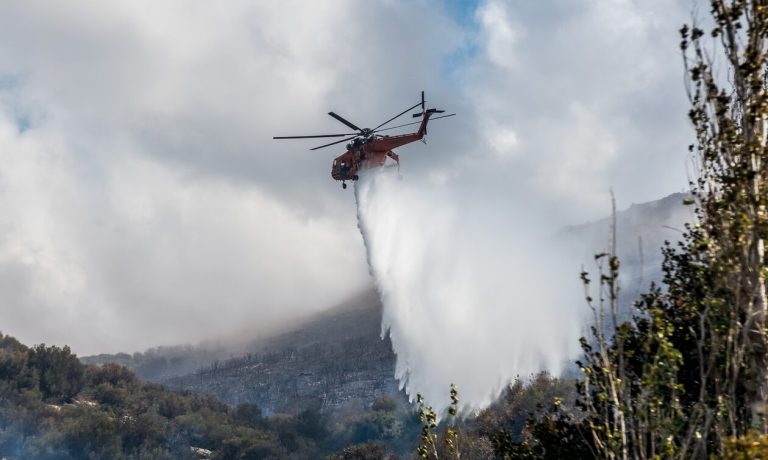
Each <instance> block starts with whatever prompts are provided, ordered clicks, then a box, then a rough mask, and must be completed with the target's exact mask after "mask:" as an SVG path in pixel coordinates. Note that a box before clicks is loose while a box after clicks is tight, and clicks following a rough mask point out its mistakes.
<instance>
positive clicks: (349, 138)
mask: <svg viewBox="0 0 768 460" xmlns="http://www.w3.org/2000/svg"><path fill="white" fill-rule="evenodd" d="M356 137H357V136H352V137H348V138H346V139H342V140H340V141H336V142H331V143H330V144H325V145H321V146H319V147H315V148H311V149H309V150H317V149H322V148H324V147H330V146H332V145H336V144H341V143H342V142H346V141H351V140H352V139H354V138H356Z"/></svg>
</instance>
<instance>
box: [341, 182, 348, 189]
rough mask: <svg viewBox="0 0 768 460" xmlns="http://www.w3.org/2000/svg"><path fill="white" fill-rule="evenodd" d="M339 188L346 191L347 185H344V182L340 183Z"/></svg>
mask: <svg viewBox="0 0 768 460" xmlns="http://www.w3.org/2000/svg"><path fill="white" fill-rule="evenodd" d="M341 188H343V189H344V190H346V189H347V184H346V183H345V182H342V183H341Z"/></svg>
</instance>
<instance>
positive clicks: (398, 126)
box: [375, 113, 456, 133]
mask: <svg viewBox="0 0 768 460" xmlns="http://www.w3.org/2000/svg"><path fill="white" fill-rule="evenodd" d="M454 115H456V114H455V113H451V114H448V115H441V116H439V117H432V118H430V119H429V121H432V120H439V119H441V118H448V117H452V116H454ZM419 123H421V122H420V121H414V122H411V123H406V124H404V125H397V126H392V127H390V128H384V129H380V130H378V131H375V132H377V133H379V132H381V131H388V130H390V129H397V128H402V127H403V126H411V125H418V124H419Z"/></svg>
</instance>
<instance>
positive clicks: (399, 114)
mask: <svg viewBox="0 0 768 460" xmlns="http://www.w3.org/2000/svg"><path fill="white" fill-rule="evenodd" d="M420 105H421V102H419V103H418V104H416V105H414V106H413V107H408V108H407V109H405V110H403V111H402V112H400V113H398V114H397V115H395V116H394V117H392V118H390V119H389V120H387V121H385V122H384V123H382V124H380V125H379V126H377V127H375V128H373V130H374V131H376V130H377V129H379V128H381V127H382V126H384V125H386V124H387V123H389V122H390V121H392V120H395V119H397V118H400V117H401V116H403V115H405V114H406V113H408V112H410V111H411V110H413V109H415V108H416V107H418V106H420Z"/></svg>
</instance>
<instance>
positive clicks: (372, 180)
mask: <svg viewBox="0 0 768 460" xmlns="http://www.w3.org/2000/svg"><path fill="white" fill-rule="evenodd" d="M356 195H357V204H358V220H359V226H360V230H361V233H362V235H363V239H364V241H365V245H366V248H367V251H368V262H369V266H370V270H371V273H372V275H373V277H374V279H375V282H376V284H377V288H378V290H379V293H380V295H381V297H382V301H383V304H384V313H383V321H382V334H386V333H387V332H388V333H389V334H390V336H391V339H392V346H393V347H394V351H395V353H396V354H397V369H396V376H397V378H398V379H399V380H400V382H401V385H402V386H403V387H404V388H405V389H406V391H407V393H408V394H409V395H410V396H411V397H412V398H413V397H414V396H415V394H416V393H417V392H418V393H422V394H423V395H424V396H425V397H426V398H427V400H428V402H429V403H430V404H432V405H434V406H435V407H436V408H439V409H444V408H446V407H447V405H448V403H449V385H450V384H451V383H455V384H456V385H458V388H459V393H460V398H461V400H462V404H463V407H462V408H463V409H464V410H472V409H479V408H483V407H485V406H487V405H488V404H490V402H492V401H493V399H495V397H496V396H497V395H498V394H499V392H500V391H501V390H502V389H503V388H504V386H505V385H506V384H508V383H509V382H510V381H512V380H514V379H515V377H517V376H519V377H522V378H525V377H527V376H529V375H531V374H532V373H535V372H537V371H540V370H549V371H551V372H552V373H555V374H556V373H558V372H560V371H561V369H562V367H563V366H564V365H567V363H568V362H569V361H570V360H572V358H573V357H574V355H575V353H576V351H577V348H578V336H579V334H580V332H581V330H582V324H583V322H582V317H583V309H581V308H580V305H582V303H581V302H579V291H578V288H579V285H578V263H577V262H573V260H574V259H572V258H571V257H568V256H566V254H565V253H564V252H562V251H560V250H559V249H558V248H557V247H556V245H555V242H554V241H553V239H554V238H553V237H554V234H555V230H556V229H554V228H552V227H551V226H548V225H547V223H546V222H545V219H543V218H542V219H539V218H538V217H536V216H541V215H542V213H536V212H534V211H535V210H534V209H527V205H526V204H525V203H524V202H523V200H524V198H523V197H518V198H516V197H503V198H501V197H493V196H490V197H489V196H484V194H483V193H478V192H477V191H476V190H474V191H473V190H471V189H467V188H464V187H461V186H456V185H455V184H454V185H446V183H442V184H437V183H433V182H430V181H429V180H427V179H424V180H423V181H422V180H420V179H418V178H413V177H409V178H406V179H403V180H398V176H397V174H396V173H394V172H393V171H392V170H387V169H382V170H377V171H371V172H369V173H367V174H366V175H364V176H362V177H361V180H360V181H359V182H358V184H357V187H356ZM486 195H487V194H486Z"/></svg>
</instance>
